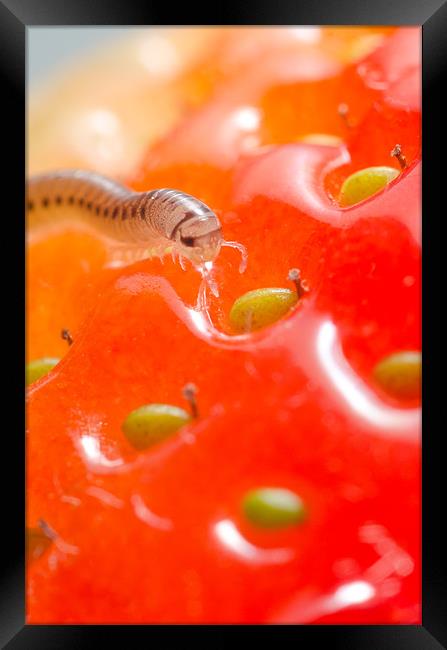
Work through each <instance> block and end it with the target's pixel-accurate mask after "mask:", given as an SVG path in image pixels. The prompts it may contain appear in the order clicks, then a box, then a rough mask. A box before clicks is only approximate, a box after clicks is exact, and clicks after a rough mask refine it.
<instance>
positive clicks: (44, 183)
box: [25, 25, 422, 647]
mask: <svg viewBox="0 0 447 650" xmlns="http://www.w3.org/2000/svg"><path fill="white" fill-rule="evenodd" d="M28 57H29V79H30V84H29V88H28V91H27V93H28V106H27V138H28V143H27V168H26V197H25V227H26V284H27V287H26V312H27V313H26V319H27V326H26V367H25V375H26V380H25V381H26V420H27V421H26V427H27V430H26V448H27V462H26V618H27V623H28V624H31V625H43V624H46V625H59V624H61V625H66V624H70V625H85V624H92V625H97V624H100V625H107V624H112V625H115V624H125V625H129V624H136V625H141V624H144V625H146V624H213V625H214V624H294V625H316V626H318V625H326V624H328V625H345V624H346V625H359V624H361V625H365V624H368V625H384V624H390V625H398V624H399V625H401V624H404V625H419V624H420V621H421V560H420V534H421V523H420V515H421V494H420V467H421V465H420V464H421V439H420V434H421V428H420V419H421V381H422V380H421V375H422V343H421V313H420V291H421V268H420V265H421V225H420V222H421V196H420V195H421V156H422V153H421V151H422V150H421V29H420V28H419V27H417V26H395V25H388V26H387V25H385V26H369V25H358V26H343V25H340V26H331V25H328V26H283V27H268V26H265V27H257V26H253V27H242V26H240V27H237V26H234V27H224V26H215V27H212V26H209V27H200V26H198V27H180V26H178V27H175V26H174V27H141V28H130V27H129V28H126V27H121V28H119V27H102V28H100V27H95V28H90V29H89V28H87V27H82V26H78V27H35V28H32V29H31V30H30V33H29V38H28ZM45 57H46V58H45ZM346 647H347V646H346Z"/></svg>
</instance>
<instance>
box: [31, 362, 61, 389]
mask: <svg viewBox="0 0 447 650" xmlns="http://www.w3.org/2000/svg"><path fill="white" fill-rule="evenodd" d="M59 361H60V359H55V358H52V357H44V358H43V359H35V360H34V361H30V362H29V363H28V364H27V366H26V368H25V377H26V385H27V386H29V384H32V383H33V382H34V381H37V380H38V379H40V378H41V377H43V376H44V375H46V374H47V373H49V372H50V370H51V369H52V368H54V366H55V365H56V364H58V363H59Z"/></svg>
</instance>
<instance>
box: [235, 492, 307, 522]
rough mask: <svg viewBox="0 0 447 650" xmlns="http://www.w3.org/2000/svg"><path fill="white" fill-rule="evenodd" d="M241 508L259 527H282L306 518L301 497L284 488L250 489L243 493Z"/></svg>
mask: <svg viewBox="0 0 447 650" xmlns="http://www.w3.org/2000/svg"><path fill="white" fill-rule="evenodd" d="M242 509H243V511H244V514H245V516H246V517H247V519H248V520H249V521H250V522H251V523H252V524H255V525H256V526H259V527H261V528H283V527H285V526H290V525H292V524H298V523H301V522H302V521H303V520H304V519H305V518H306V509H305V507H304V504H303V501H302V500H301V498H300V497H299V496H298V495H297V494H295V493H294V492H291V491H290V490H286V489H284V488H275V487H263V488H258V489H256V490H252V491H251V492H248V494H246V495H245V497H244V499H243V502H242Z"/></svg>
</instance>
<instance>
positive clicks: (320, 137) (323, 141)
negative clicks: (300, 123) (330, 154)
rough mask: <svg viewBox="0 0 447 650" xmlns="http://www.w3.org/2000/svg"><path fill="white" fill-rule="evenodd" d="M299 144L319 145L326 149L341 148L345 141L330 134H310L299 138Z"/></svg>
mask: <svg viewBox="0 0 447 650" xmlns="http://www.w3.org/2000/svg"><path fill="white" fill-rule="evenodd" d="M298 142H304V143H305V144H317V145H322V146H324V147H339V146H340V145H342V144H343V140H342V139H341V138H339V137H338V135H331V134H329V133H308V134H307V135H303V136H302V137H301V138H299V140H298Z"/></svg>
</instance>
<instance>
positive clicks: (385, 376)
mask: <svg viewBox="0 0 447 650" xmlns="http://www.w3.org/2000/svg"><path fill="white" fill-rule="evenodd" d="M421 370H422V359H421V353H420V352H414V351H406V352H396V353H395V354H391V355H390V356H389V357H386V358H385V359H383V360H382V361H381V362H380V363H378V364H377V366H376V367H375V368H374V378H375V380H376V381H377V383H378V384H379V385H380V387H381V388H382V389H383V390H384V391H385V392H386V393H388V394H389V395H391V396H392V397H397V398H399V399H415V398H417V397H418V396H419V395H420V390H421Z"/></svg>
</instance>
